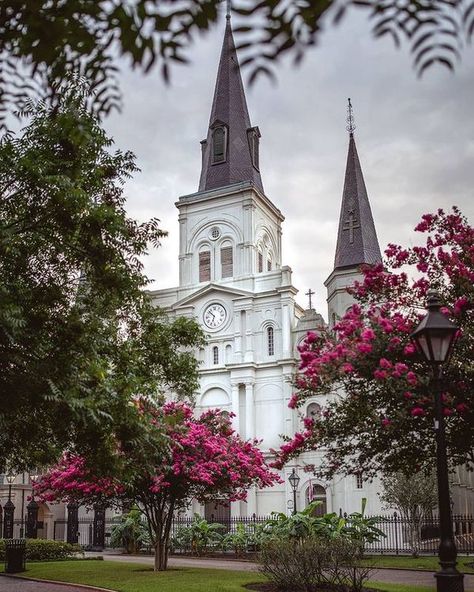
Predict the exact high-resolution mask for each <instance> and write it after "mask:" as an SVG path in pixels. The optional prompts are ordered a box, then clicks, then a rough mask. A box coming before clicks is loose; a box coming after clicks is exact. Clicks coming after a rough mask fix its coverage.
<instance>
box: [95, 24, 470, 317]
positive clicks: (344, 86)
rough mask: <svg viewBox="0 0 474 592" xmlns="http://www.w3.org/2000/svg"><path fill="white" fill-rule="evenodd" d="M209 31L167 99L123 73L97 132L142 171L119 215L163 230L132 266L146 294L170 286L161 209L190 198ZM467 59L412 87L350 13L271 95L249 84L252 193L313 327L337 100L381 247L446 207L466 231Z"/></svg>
mask: <svg viewBox="0 0 474 592" xmlns="http://www.w3.org/2000/svg"><path fill="white" fill-rule="evenodd" d="M223 31H224V20H222V21H221V23H220V24H219V26H218V27H217V28H216V29H215V30H214V31H213V32H211V33H210V34H209V35H207V36H206V37H204V38H202V39H199V40H197V41H196V43H195V45H194V47H193V49H192V52H191V53H190V54H189V56H190V58H191V59H192V63H191V64H190V65H188V66H179V67H176V68H175V69H174V70H173V72H172V74H173V75H172V83H171V86H169V87H167V86H166V85H165V84H164V83H163V82H162V80H161V78H160V75H159V73H158V71H154V72H152V73H151V74H149V75H148V76H143V75H141V74H138V73H132V72H130V71H126V72H124V74H123V76H122V85H123V91H124V97H125V107H124V110H123V112H122V113H121V114H120V115H117V114H114V115H113V116H111V117H110V118H109V119H108V120H107V121H106V128H107V129H108V131H109V132H110V133H111V134H112V135H113V136H114V138H115V142H116V146H117V147H119V148H122V149H130V150H132V151H133V152H135V154H136V156H137V162H138V165H139V166H140V168H141V171H142V172H141V173H140V174H137V175H136V176H135V178H134V179H133V180H132V181H130V182H129V183H128V185H127V188H126V193H127V195H128V206H127V207H128V211H129V213H130V214H131V215H133V216H134V217H136V218H138V219H139V220H144V219H146V218H149V217H152V216H155V217H158V218H160V219H161V226H162V228H163V229H166V230H168V232H169V236H168V238H166V239H164V241H163V245H162V246H161V248H159V249H157V250H153V251H152V252H151V253H150V255H149V256H148V257H147V259H146V262H145V264H146V272H147V274H148V276H149V277H150V278H152V279H153V284H152V287H153V288H165V287H170V286H175V285H177V283H178V222H177V209H176V208H175V206H174V202H175V201H176V200H177V198H178V197H179V196H180V195H185V194H188V193H193V192H194V191H197V186H198V181H199V173H200V145H199V142H200V140H202V139H203V138H205V136H206V132H207V125H208V119H209V113H210V108H211V101H212V95H213V90H214V83H215V77H216V72H217V65H218V60H219V54H220V47H221V43H222V36H223ZM473 58H474V49H472V48H471V49H468V50H466V51H465V52H464V54H463V58H462V62H461V64H460V65H459V66H458V68H457V70H456V72H455V73H454V74H451V73H449V72H448V71H447V70H444V69H441V68H436V69H433V70H431V71H428V72H427V73H425V75H424V77H423V79H421V80H419V79H418V78H417V77H416V74H415V72H414V70H413V68H412V64H411V58H410V56H409V55H408V51H406V50H402V51H400V50H396V49H395V48H394V47H393V45H392V43H391V42H390V41H389V40H388V39H387V40H382V41H380V40H379V41H375V40H373V39H372V36H371V33H370V23H369V22H368V21H367V20H366V18H365V17H364V16H363V15H362V14H359V13H354V12H353V13H351V14H350V15H349V17H347V18H346V19H345V21H344V22H343V23H342V24H341V25H340V26H339V27H337V28H328V30H327V31H326V32H325V33H324V34H323V36H322V37H321V41H320V44H319V46H318V47H316V48H314V49H313V50H312V51H311V52H310V53H308V54H307V57H306V59H305V60H304V61H303V63H302V65H301V66H300V67H299V68H297V69H294V68H292V67H290V65H289V64H282V65H281V66H280V67H279V68H278V70H277V75H278V82H277V85H272V84H271V83H269V82H267V81H266V80H263V79H260V80H259V81H257V83H256V84H255V85H254V86H253V87H252V88H251V89H249V88H248V86H247V102H248V105H249V111H250V117H251V120H252V124H253V125H258V126H259V127H260V131H261V133H262V138H261V144H260V146H261V148H260V163H261V164H260V170H261V173H262V179H263V183H264V187H265V193H266V194H267V196H268V197H269V198H270V199H271V200H272V201H273V202H274V203H275V204H276V206H277V207H279V208H280V209H281V210H282V212H283V214H284V215H285V217H286V220H285V222H284V223H283V264H285V265H290V266H291V268H292V269H293V283H294V285H295V286H296V287H297V288H298V289H299V290H300V293H299V295H298V298H297V299H298V301H299V302H300V303H301V304H303V305H306V303H307V299H306V297H305V296H304V292H306V291H307V289H308V287H311V288H312V289H313V290H315V291H316V307H317V309H318V311H319V312H321V313H322V314H323V316H324V317H325V318H326V317H327V314H326V302H325V298H326V295H325V288H324V286H323V281H324V280H325V279H326V277H327V276H328V275H329V273H330V271H331V269H332V264H333V258H334V251H335V245H336V231H337V222H338V218H339V208H340V202H341V195H342V187H343V181H344V170H345V163H346V156H347V143H348V135H347V132H346V129H345V126H346V122H345V117H346V105H347V97H351V99H352V103H353V106H354V113H355V119H356V125H357V129H356V132H355V137H356V142H357V148H358V152H359V157H360V160H361V164H362V169H363V171H364V176H365V182H366V185H367V190H368V194H369V199H370V201H371V205H372V212H373V215H374V220H375V225H376V228H377V233H378V237H379V241H380V246H381V249H382V250H383V249H384V248H385V246H386V244H387V243H389V242H397V243H401V244H405V245H407V244H412V243H413V242H416V234H415V233H414V232H413V230H412V229H413V227H414V226H415V225H416V223H417V222H418V219H419V218H420V216H421V214H422V213H424V212H426V211H434V210H435V209H437V208H439V207H442V208H445V209H448V208H450V206H451V205H453V204H456V205H459V206H460V207H461V209H462V211H463V212H464V213H465V214H466V215H467V216H468V217H469V218H470V220H471V222H472V218H473V214H474V205H473V193H474V190H473V186H474V120H473V117H472V112H473V107H472V105H474V60H473ZM246 76H248V72H246V71H244V79H245V77H246Z"/></svg>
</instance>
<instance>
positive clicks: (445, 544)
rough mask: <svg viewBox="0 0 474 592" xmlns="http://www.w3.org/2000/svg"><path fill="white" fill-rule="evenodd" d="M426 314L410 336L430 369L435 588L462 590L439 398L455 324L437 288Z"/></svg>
mask: <svg viewBox="0 0 474 592" xmlns="http://www.w3.org/2000/svg"><path fill="white" fill-rule="evenodd" d="M426 308H427V309H428V314H427V315H426V316H425V317H424V318H423V319H422V320H421V322H420V324H419V325H418V327H417V328H416V329H415V331H414V332H413V334H412V336H411V338H412V340H413V342H414V343H415V345H416V347H417V349H418V351H419V352H420V353H421V354H422V355H423V357H424V358H425V360H426V361H427V362H429V363H430V364H431V366H432V369H433V387H434V408H435V426H434V427H435V434H436V469H437V476H438V507H439V525H440V545H439V551H438V557H439V564H440V570H439V571H438V572H437V573H436V574H435V578H436V588H437V591H438V592H463V591H464V584H463V577H464V576H463V574H462V573H459V571H458V570H457V569H456V556H457V550H456V543H455V541H454V534H453V524H452V518H451V503H450V495H449V469H448V456H447V452H446V433H445V422H444V415H443V403H442V400H441V377H442V364H443V363H445V362H447V361H448V360H449V357H450V355H451V352H452V350H453V347H454V343H455V341H456V336H457V332H458V327H457V326H456V325H455V324H454V323H452V322H451V321H450V320H449V319H448V318H447V317H446V316H445V315H444V314H442V313H441V311H440V308H441V301H440V298H439V295H438V294H437V292H435V291H432V290H430V291H429V292H428V300H427V306H426Z"/></svg>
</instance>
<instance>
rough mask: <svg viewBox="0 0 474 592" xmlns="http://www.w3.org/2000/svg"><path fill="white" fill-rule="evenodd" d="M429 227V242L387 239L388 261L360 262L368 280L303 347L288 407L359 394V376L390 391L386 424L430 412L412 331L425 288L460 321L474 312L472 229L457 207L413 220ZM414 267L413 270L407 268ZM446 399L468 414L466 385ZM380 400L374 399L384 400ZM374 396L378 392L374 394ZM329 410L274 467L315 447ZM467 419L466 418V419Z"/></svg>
mask: <svg viewBox="0 0 474 592" xmlns="http://www.w3.org/2000/svg"><path fill="white" fill-rule="evenodd" d="M416 230H417V231H418V232H421V233H428V236H427V237H426V240H425V244H423V245H417V246H413V247H410V248H402V247H401V246H398V245H394V244H390V245H389V246H388V247H387V250H386V251H385V254H386V257H387V260H388V261H387V262H388V265H387V266H386V265H383V264H378V265H373V266H364V267H363V268H362V272H363V279H362V281H360V282H356V284H355V285H354V287H353V288H351V289H349V292H350V293H351V294H352V295H353V296H354V297H355V299H356V303H355V304H354V305H353V306H351V307H350V308H349V310H348V311H347V312H346V314H345V315H344V316H343V318H341V319H340V320H339V321H338V322H337V323H336V325H335V326H334V327H333V331H328V332H327V333H321V334H316V333H314V332H309V333H308V334H307V337H306V339H305V341H304V342H303V343H302V344H301V345H300V346H299V348H298V350H299V353H300V364H299V369H298V373H297V375H296V377H295V379H294V387H295V390H294V393H293V395H292V397H291V399H290V402H289V406H290V407H291V408H297V407H299V406H301V405H302V404H303V403H304V402H305V401H306V400H307V399H308V397H312V396H314V395H315V394H320V393H324V392H330V391H331V389H332V387H333V385H334V384H339V385H341V384H342V385H344V386H345V387H346V391H347V392H348V393H349V395H350V397H351V398H352V399H354V400H357V398H358V393H357V384H359V382H358V381H364V383H365V384H373V388H374V389H375V390H374V392H382V391H383V392H385V393H386V396H385V401H388V402H389V403H388V404H387V405H386V406H382V405H381V406H380V408H378V409H376V408H374V409H373V412H374V417H378V422H379V426H381V428H382V429H385V430H386V429H392V427H393V426H394V425H395V424H396V423H397V422H400V421H403V416H404V417H405V418H406V420H407V421H414V422H416V421H419V420H420V418H424V417H426V416H428V415H431V414H432V413H433V399H432V393H431V392H430V387H429V378H428V376H427V369H426V367H425V366H424V364H423V362H422V360H421V358H420V356H419V354H418V353H417V351H416V348H415V346H414V344H413V343H412V342H411V340H410V334H411V333H412V331H413V330H414V328H415V327H416V325H417V324H418V323H419V321H420V318H421V316H423V315H424V312H423V309H424V303H425V299H426V293H427V291H428V289H429V288H430V287H431V286H434V287H436V288H438V289H441V290H442V297H443V299H444V300H445V302H446V303H447V305H446V306H445V307H444V308H443V309H442V312H444V314H447V315H448V316H452V317H456V320H457V322H458V324H460V325H461V330H460V332H459V335H462V334H463V331H462V326H463V322H466V323H469V322H470V323H471V324H472V320H473V318H474V317H473V312H474V290H473V288H472V285H473V283H474V229H473V228H472V227H471V226H469V224H468V223H467V221H466V220H465V219H464V218H463V217H462V216H461V215H460V213H459V211H458V210H457V208H453V211H452V213H449V214H446V213H444V212H443V211H442V210H439V211H438V212H437V213H436V214H425V215H424V216H423V218H422V221H421V222H420V224H418V226H417V227H416ZM408 266H409V267H411V269H412V270H414V271H411V272H410V274H408V273H406V272H405V271H404V270H403V269H401V268H404V267H408ZM452 391H453V392H452V393H451V394H450V395H449V396H447V397H446V399H445V400H444V401H443V409H444V415H445V416H446V417H447V418H449V417H453V418H454V417H457V418H459V419H460V420H462V419H463V417H466V418H467V417H470V415H469V412H470V411H471V408H470V405H469V403H468V402H467V394H466V393H467V391H465V390H463V389H460V388H459V387H458V386H455V387H454V388H453V389H452ZM381 400H382V399H378V400H377V401H378V402H377V403H375V402H374V404H375V405H379V404H380V401H381ZM374 401H375V399H374ZM324 419H325V418H324V417H321V418H318V419H317V420H316V421H315V422H314V424H313V425H312V426H309V425H308V426H305V427H306V429H305V430H304V431H303V432H301V433H298V434H296V435H295V437H294V438H293V439H291V440H290V441H288V442H286V443H285V444H284V445H283V446H282V447H281V450H280V457H279V459H278V461H277V464H276V466H281V465H282V462H284V461H285V460H287V459H288V458H290V457H291V456H294V455H295V454H297V453H298V452H299V451H301V450H304V449H307V448H308V447H312V448H314V446H317V434H318V430H320V429H321V428H322V426H323V422H324ZM466 421H467V419H466Z"/></svg>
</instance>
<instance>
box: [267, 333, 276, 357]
mask: <svg viewBox="0 0 474 592" xmlns="http://www.w3.org/2000/svg"><path fill="white" fill-rule="evenodd" d="M267 344H268V355H269V356H274V355H275V339H274V335H273V327H268V329H267Z"/></svg>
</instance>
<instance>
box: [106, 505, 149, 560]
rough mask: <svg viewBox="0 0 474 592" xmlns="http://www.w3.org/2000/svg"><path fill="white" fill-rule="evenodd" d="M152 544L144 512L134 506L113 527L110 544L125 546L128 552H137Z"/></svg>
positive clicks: (112, 545)
mask: <svg viewBox="0 0 474 592" xmlns="http://www.w3.org/2000/svg"><path fill="white" fill-rule="evenodd" d="M150 545H151V541H150V535H149V532H148V529H147V527H146V524H145V523H144V521H143V520H142V514H141V512H140V510H138V509H137V508H133V509H132V510H130V512H128V514H124V515H123V516H122V517H121V521H120V522H119V523H118V524H115V525H114V526H113V527H112V532H111V536H110V546H111V547H112V548H114V549H115V548H117V547H123V548H124V549H125V552H126V553H137V552H138V551H140V549H141V548H142V547H147V546H148V547H149V546H150Z"/></svg>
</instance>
